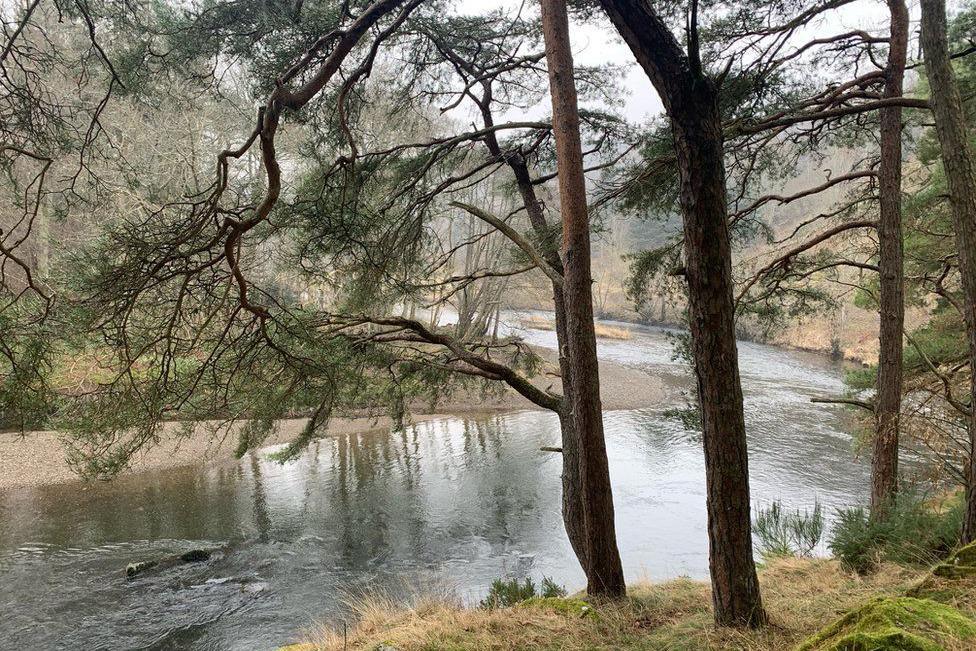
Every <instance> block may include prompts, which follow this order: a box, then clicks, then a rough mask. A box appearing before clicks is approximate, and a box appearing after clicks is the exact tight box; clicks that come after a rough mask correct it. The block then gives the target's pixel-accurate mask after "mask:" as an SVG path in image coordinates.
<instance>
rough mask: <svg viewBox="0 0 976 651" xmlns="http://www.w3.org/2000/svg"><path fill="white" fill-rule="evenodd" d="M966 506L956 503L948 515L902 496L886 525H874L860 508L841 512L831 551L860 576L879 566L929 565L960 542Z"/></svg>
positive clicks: (919, 499)
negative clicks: (898, 564) (964, 507)
mask: <svg viewBox="0 0 976 651" xmlns="http://www.w3.org/2000/svg"><path fill="white" fill-rule="evenodd" d="M962 517H963V503H962V500H961V499H960V498H955V499H952V500H951V501H949V503H948V504H947V505H946V506H945V508H943V509H936V508H934V507H933V505H932V504H931V503H928V502H927V501H926V500H925V499H923V498H922V497H920V496H919V495H917V494H914V493H905V494H902V495H899V496H898V498H897V499H896V500H895V501H894V503H893V504H892V505H891V506H890V507H889V511H888V515H887V517H886V518H884V519H883V520H876V519H872V518H871V516H870V514H869V513H868V512H867V511H866V510H865V509H864V508H861V507H858V508H851V509H842V510H839V511H838V513H837V524H836V525H835V526H834V530H833V534H832V536H831V539H830V543H829V546H830V550H831V551H832V552H833V553H834V555H836V556H837V557H838V558H840V559H841V561H843V562H844V564H845V565H846V566H847V567H849V568H851V569H853V570H855V571H856V572H859V573H862V574H863V573H865V572H867V571H869V570H871V569H872V568H873V567H874V566H875V565H876V564H877V563H878V562H879V561H881V560H887V561H892V562H894V563H901V564H903V565H930V564H932V563H934V562H936V561H938V560H939V559H941V558H943V557H945V555H946V554H948V553H949V552H950V551H951V550H952V549H953V547H955V546H956V544H957V543H958V542H959V537H960V533H961V531H962Z"/></svg>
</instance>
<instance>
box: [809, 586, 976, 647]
mask: <svg viewBox="0 0 976 651" xmlns="http://www.w3.org/2000/svg"><path fill="white" fill-rule="evenodd" d="M969 639H972V640H974V641H976V622H974V621H973V620H972V619H970V618H968V617H966V616H965V615H963V614H962V613H961V612H959V611H958V610H956V609H955V608H953V607H951V606H947V605H945V604H940V603H938V602H936V601H932V600H931V599H916V598H913V597H895V598H881V599H875V600H874V601H871V602H869V603H867V604H866V605H864V606H862V607H860V608H858V609H856V610H852V611H851V612H849V613H847V614H846V615H844V616H843V617H841V618H840V619H838V620H837V621H836V622H834V623H833V624H831V625H830V626H828V627H827V628H825V629H823V630H822V631H820V633H818V634H816V635H814V636H813V637H811V638H809V639H808V640H806V641H805V642H804V643H803V644H801V645H800V646H799V648H798V649H797V651H941V650H942V649H944V648H945V646H944V645H945V643H946V642H949V641H959V640H969Z"/></svg>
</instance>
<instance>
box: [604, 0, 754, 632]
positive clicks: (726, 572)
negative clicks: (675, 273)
mask: <svg viewBox="0 0 976 651" xmlns="http://www.w3.org/2000/svg"><path fill="white" fill-rule="evenodd" d="M601 3H602V5H603V8H604V10H605V11H606V13H607V15H608V16H609V18H610V20H611V21H612V22H613V24H614V26H615V27H616V28H617V31H618V32H620V35H621V36H623V38H624V40H625V41H626V42H627V44H628V45H629V46H630V49H631V51H632V52H633V53H634V56H635V58H636V59H637V61H638V63H640V64H641V67H642V68H643V69H644V71H645V73H646V74H647V76H648V78H649V79H650V80H651V83H652V84H654V87H655V88H656V89H657V91H658V93H659V94H660V95H661V99H662V101H663V102H664V106H665V108H666V109H667V112H668V116H669V117H670V118H671V126H672V131H673V134H674V147H675V153H676V154H677V159H678V172H679V176H680V179H681V194H680V204H681V212H682V216H683V219H684V240H685V273H686V276H687V281H688V312H689V325H690V328H691V341H692V353H693V356H694V361H695V375H696V377H697V380H698V395H699V397H700V402H701V413H702V434H703V439H704V448H705V483H706V491H707V498H706V505H707V510H708V544H709V569H710V572H711V581H712V604H713V606H714V616H715V622H716V624H718V625H720V626H751V627H758V626H761V625H763V624H765V622H766V614H765V611H764V610H763V607H762V599H761V597H760V594H759V580H758V577H757V576H756V565H755V562H754V560H753V555H752V553H753V552H752V530H751V524H752V523H751V517H750V511H749V509H750V498H749V460H748V455H747V449H746V429H745V417H744V414H743V409H742V385H741V383H740V380H739V362H738V354H737V350H736V341H735V304H734V302H733V298H732V245H731V242H730V240H729V229H728V204H727V198H726V189H725V160H724V151H723V144H724V143H723V137H722V118H721V114H720V112H719V108H718V92H717V90H716V88H715V86H714V84H713V83H712V82H711V81H710V80H709V79H708V78H707V77H706V76H705V75H704V74H703V72H702V70H701V62H700V61H699V60H698V54H697V52H694V53H693V54H692V56H689V55H686V54H685V53H684V51H683V50H682V49H681V46H679V45H678V42H677V40H676V39H675V38H674V35H673V34H672V33H671V31H670V30H669V29H668V27H667V25H666V24H665V23H664V21H663V20H662V19H661V17H660V16H658V15H657V13H655V11H654V8H653V6H652V4H651V3H650V2H649V0H601Z"/></svg>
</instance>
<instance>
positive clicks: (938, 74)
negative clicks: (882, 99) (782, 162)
mask: <svg viewBox="0 0 976 651" xmlns="http://www.w3.org/2000/svg"><path fill="white" fill-rule="evenodd" d="M922 50H923V51H924V53H925V70H926V72H927V73H928V77H929V86H930V87H931V97H930V99H929V102H930V103H931V106H932V114H933V115H934V117H935V130H936V132H937V133H938V135H939V142H940V144H941V145H942V164H943V166H944V167H945V175H946V182H947V184H948V186H949V201H950V203H951V205H952V223H953V230H954V231H955V235H956V249H957V251H958V253H959V275H960V277H961V281H962V290H963V301H962V305H963V311H964V315H963V316H964V318H965V322H966V331H967V333H968V343H969V368H970V402H969V422H968V426H969V461H968V465H967V469H966V470H967V472H966V477H967V481H966V517H965V520H964V521H963V542H966V543H969V542H972V541H973V540H976V159H974V158H973V150H972V147H971V146H970V144H969V134H968V133H967V130H966V114H965V111H964V109H963V104H962V97H961V96H960V94H959V86H958V84H957V83H956V77H955V74H954V73H953V71H952V64H951V62H950V59H949V44H948V41H947V38H946V13H945V0H922Z"/></svg>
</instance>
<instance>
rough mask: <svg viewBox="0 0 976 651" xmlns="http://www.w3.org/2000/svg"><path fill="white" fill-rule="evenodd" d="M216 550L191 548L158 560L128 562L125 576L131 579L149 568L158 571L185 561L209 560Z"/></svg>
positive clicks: (198, 561)
mask: <svg viewBox="0 0 976 651" xmlns="http://www.w3.org/2000/svg"><path fill="white" fill-rule="evenodd" d="M216 551H217V550H209V549H191V550H190V551H188V552H183V553H182V554H174V555H172V556H166V557H164V558H161V559H158V560H152V561H140V562H138V563H129V564H128V565H126V567H125V578H127V579H131V578H133V577H135V576H138V575H140V574H143V573H145V572H148V571H149V570H153V571H157V572H159V571H162V570H166V569H169V568H171V567H176V566H178V565H185V564H187V563H203V562H206V561H209V560H210V559H211V558H212V557H213V555H214V553H215V552H216Z"/></svg>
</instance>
